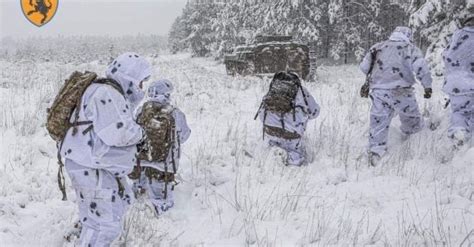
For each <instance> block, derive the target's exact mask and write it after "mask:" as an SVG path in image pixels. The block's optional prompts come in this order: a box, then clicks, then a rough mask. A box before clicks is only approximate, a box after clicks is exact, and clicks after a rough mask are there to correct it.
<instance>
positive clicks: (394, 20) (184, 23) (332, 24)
mask: <svg viewBox="0 0 474 247" xmlns="http://www.w3.org/2000/svg"><path fill="white" fill-rule="evenodd" d="M465 7H466V1H465V0H462V1H459V0H458V1H455V0H410V1H402V0H190V1H188V3H187V5H186V7H185V8H184V10H183V13H182V15H181V16H179V17H178V18H177V19H176V21H175V22H174V24H173V26H172V29H171V31H170V35H169V45H170V48H171V50H172V51H173V52H179V51H185V50H187V51H190V52H192V53H193V54H194V55H195V56H214V57H222V55H223V54H225V53H226V52H228V51H230V50H231V49H232V47H234V46H235V45H239V44H248V43H251V42H252V41H253V39H254V37H255V36H256V35H259V34H283V35H293V36H294V37H295V38H296V39H297V40H300V41H303V42H307V43H309V44H311V45H314V47H315V49H316V52H317V56H318V57H319V58H328V59H333V60H338V61H341V62H344V63H348V62H353V61H357V60H358V59H360V57H361V56H362V54H364V53H365V51H366V50H367V49H368V48H369V47H370V45H371V44H373V43H375V42H377V41H380V40H382V39H385V38H387V36H388V35H389V34H390V33H391V32H392V30H393V29H394V28H395V27H396V26H398V25H410V26H412V27H413V28H414V29H415V30H417V31H420V32H418V34H417V36H416V42H417V43H418V44H419V45H421V46H422V48H424V49H428V48H431V49H434V48H433V45H440V44H441V43H442V42H441V41H440V39H443V38H444V37H445V36H446V34H447V33H448V30H447V29H449V26H450V24H451V23H452V20H453V16H454V15H453V13H458V12H459V11H461V10H463V9H465ZM440 42H441V43H440Z"/></svg>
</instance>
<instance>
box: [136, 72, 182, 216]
mask: <svg viewBox="0 0 474 247" xmlns="http://www.w3.org/2000/svg"><path fill="white" fill-rule="evenodd" d="M173 89H174V87H173V84H172V83H171V82H170V81H169V80H166V79H163V80H158V81H154V82H152V83H151V84H150V86H149V87H148V93H147V99H146V100H145V102H147V101H153V102H157V103H159V104H160V105H163V106H171V93H172V92H173ZM145 102H144V103H145ZM173 108H174V110H173V113H172V114H173V118H174V119H175V124H176V133H175V136H176V137H177V138H178V140H176V141H175V145H174V146H173V150H170V152H169V154H168V157H167V158H166V162H148V161H143V160H142V161H140V165H141V167H142V168H146V167H151V168H153V169H157V170H159V171H161V172H165V171H167V172H171V173H174V172H176V171H177V170H178V168H179V159H180V157H181V147H180V145H181V144H183V143H184V142H186V141H187V140H188V138H189V136H190V135H191V129H189V126H188V124H187V122H186V116H185V115H184V113H183V112H182V111H180V110H179V109H178V108H175V107H173ZM141 111H142V107H141V106H139V107H138V108H137V110H136V112H135V114H134V115H135V118H137V116H139V114H140V113H141ZM172 155H174V157H173V156H172ZM173 160H174V166H175V168H176V171H173ZM144 173H145V172H144V171H142V174H141V176H140V181H138V184H139V185H140V186H142V187H143V188H144V189H145V190H146V192H147V194H148V197H149V198H150V201H151V203H152V204H153V206H154V207H155V211H156V213H157V215H160V214H161V213H163V212H165V211H167V210H168V209H169V208H171V207H173V206H174V197H173V190H172V185H171V184H168V186H166V183H165V182H164V181H158V180H157V179H150V178H148V177H147V176H145V174H144ZM165 187H166V191H165ZM165 192H166V198H165Z"/></svg>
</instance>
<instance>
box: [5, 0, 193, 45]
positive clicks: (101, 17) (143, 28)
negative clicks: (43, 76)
mask: <svg viewBox="0 0 474 247" xmlns="http://www.w3.org/2000/svg"><path fill="white" fill-rule="evenodd" d="M185 4H186V0H135V1H134V0H59V7H58V11H57V12H56V15H55V16H54V18H53V19H52V20H51V21H50V22H49V23H47V24H46V25H45V26H43V27H36V26H34V25H33V24H31V23H30V22H29V21H28V20H27V19H26V18H25V16H24V15H23V12H22V11H21V6H20V1H19V0H0V38H2V37H6V36H12V37H20V38H23V37H28V36H37V35H41V36H49V35H54V36H56V35H58V34H61V35H79V34H83V35H113V36H120V35H128V34H132V35H133V34H138V33H143V34H156V35H167V34H168V31H169V29H170V27H171V24H172V23H173V21H174V19H175V18H176V17H177V16H178V15H180V14H181V11H182V9H183V7H184V5H185Z"/></svg>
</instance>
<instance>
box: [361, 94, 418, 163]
mask: <svg viewBox="0 0 474 247" xmlns="http://www.w3.org/2000/svg"><path fill="white" fill-rule="evenodd" d="M370 99H371V100H372V108H371V109H370V131H369V150H370V152H372V153H376V154H378V155H380V156H382V155H383V154H384V153H385V152H386V151H387V141H388V130H389V127H390V123H391V122H392V118H393V117H394V115H395V114H398V115H399V116H400V121H401V127H400V129H401V131H402V132H403V133H404V134H406V135H411V134H414V133H417V132H419V131H420V130H422V129H423V118H422V116H421V114H420V110H419V108H418V103H417V102H416V97H415V95H414V93H413V89H412V88H400V89H391V90H386V89H373V90H372V92H371V93H370Z"/></svg>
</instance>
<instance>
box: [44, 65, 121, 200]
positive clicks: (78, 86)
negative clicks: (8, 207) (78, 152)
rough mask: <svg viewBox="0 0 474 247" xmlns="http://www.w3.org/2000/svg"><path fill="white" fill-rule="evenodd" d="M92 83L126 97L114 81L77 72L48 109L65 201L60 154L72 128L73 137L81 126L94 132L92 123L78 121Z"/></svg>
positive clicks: (48, 118)
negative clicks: (106, 86)
mask: <svg viewBox="0 0 474 247" xmlns="http://www.w3.org/2000/svg"><path fill="white" fill-rule="evenodd" d="M92 83H100V84H106V85H109V86H112V87H113V88H115V89H116V90H118V91H119V92H120V93H121V94H122V95H124V93H123V90H122V88H121V87H120V85H119V84H118V83H117V82H116V81H114V80H112V79H108V78H101V79H97V74H96V73H94V72H89V71H86V72H84V73H82V72H78V71H75V72H74V73H72V74H71V76H70V77H69V78H68V79H66V81H65V83H64V85H63V86H62V87H61V89H60V90H59V92H58V94H57V95H56V98H55V99H54V101H53V104H52V105H51V107H50V108H48V109H47V121H46V129H47V130H48V133H49V135H50V136H51V138H52V139H53V140H55V141H56V143H57V148H58V164H59V171H58V185H59V189H60V190H61V192H62V194H63V200H66V199H67V195H66V188H65V181H64V174H63V170H62V167H63V166H64V164H63V162H62V160H61V155H60V153H59V152H60V150H61V147H62V143H63V140H64V137H65V136H66V134H67V132H68V131H69V129H70V128H73V132H72V135H73V136H74V135H76V133H77V127H78V126H81V125H89V127H88V128H87V129H86V130H85V131H84V132H83V134H86V133H87V132H88V131H90V130H92V121H78V120H79V110H77V109H80V105H81V99H82V95H83V94H84V92H85V91H86V89H87V88H88V87H89V86H90V85H91V84H92ZM73 114H74V117H73ZM71 118H72V119H71ZM71 120H72V122H71Z"/></svg>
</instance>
